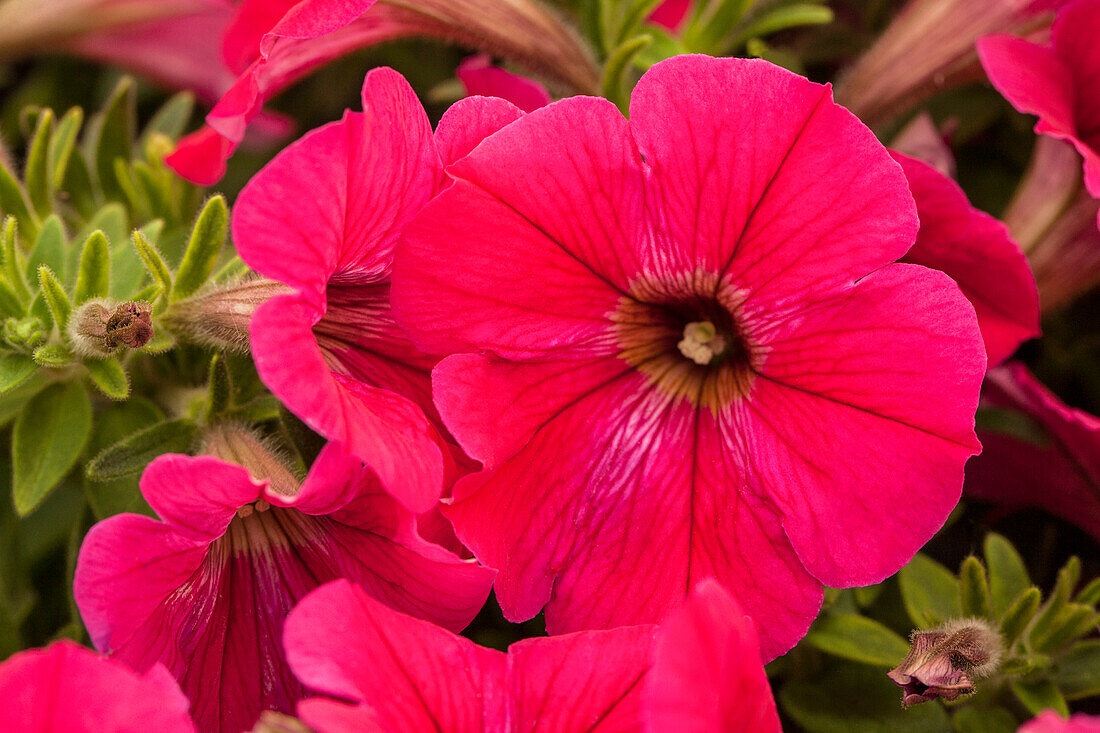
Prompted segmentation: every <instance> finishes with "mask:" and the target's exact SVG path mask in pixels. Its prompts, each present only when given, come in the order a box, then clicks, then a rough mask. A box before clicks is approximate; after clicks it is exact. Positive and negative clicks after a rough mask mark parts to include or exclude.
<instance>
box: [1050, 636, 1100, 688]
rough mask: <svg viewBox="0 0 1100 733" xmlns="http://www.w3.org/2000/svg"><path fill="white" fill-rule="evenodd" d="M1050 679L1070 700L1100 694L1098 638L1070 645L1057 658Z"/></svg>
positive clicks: (1099, 645)
mask: <svg viewBox="0 0 1100 733" xmlns="http://www.w3.org/2000/svg"><path fill="white" fill-rule="evenodd" d="M1052 679H1053V681H1054V684H1056V685H1057V686H1058V689H1060V690H1061V691H1062V692H1063V694H1065V696H1066V697H1067V698H1068V699H1070V700H1079V699H1081V698H1085V697H1092V696H1093V695H1100V639H1089V640H1088V641H1082V642H1079V643H1077V644H1075V645H1074V646H1073V647H1071V648H1070V650H1069V651H1067V652H1066V653H1065V654H1063V655H1062V656H1061V657H1059V658H1058V664H1057V665H1056V666H1055V668H1054V671H1053V673H1052Z"/></svg>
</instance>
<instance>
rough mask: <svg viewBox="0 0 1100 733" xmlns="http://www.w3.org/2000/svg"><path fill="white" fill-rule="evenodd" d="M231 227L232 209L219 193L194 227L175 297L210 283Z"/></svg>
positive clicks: (181, 266) (185, 253)
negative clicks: (230, 211) (230, 215)
mask: <svg viewBox="0 0 1100 733" xmlns="http://www.w3.org/2000/svg"><path fill="white" fill-rule="evenodd" d="M228 230H229V209H228V208H227V207H226V205H225V199H224V198H222V197H221V196H215V197H213V198H212V199H210V200H209V201H207V202H206V206H204V207H203V209H202V212H201V213H200V214H199V218H198V220H197V221H196V222H195V228H194V229H193V230H192V231H191V239H190V241H189V242H188V243H187V249H186V250H185V251H184V253H183V261H182V262H180V266H179V271H178V272H176V278H175V282H174V283H173V287H174V290H173V292H172V298H173V299H174V300H180V299H182V298H186V297H187V296H188V295H191V294H192V293H194V292H195V291H197V290H198V289H199V288H201V287H202V286H203V285H205V284H206V281H207V280H208V279H209V278H210V274H211V273H212V272H214V265H215V263H217V261H218V255H220V254H221V251H222V245H223V244H224V243H225V235H226V232H228Z"/></svg>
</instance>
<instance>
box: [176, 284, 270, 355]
mask: <svg viewBox="0 0 1100 733" xmlns="http://www.w3.org/2000/svg"><path fill="white" fill-rule="evenodd" d="M288 292H290V288H288V287H287V286H286V285H283V284H282V283H278V282H275V281H274V280H268V279H267V278H262V277H253V278H248V279H246V280H242V281H240V282H237V283H233V284H231V285H221V286H217V287H214V288H211V289H208V290H204V291H202V292H200V293H198V294H197V295H193V296H191V297H190V298H186V299H184V300H181V301H179V302H178V303H173V304H172V307H171V308H170V309H169V310H168V311H167V312H165V314H164V316H163V317H162V319H161V321H162V323H164V325H165V326H167V327H168V328H169V329H170V330H171V331H172V332H173V333H175V334H177V335H178V336H181V337H183V338H185V339H187V340H189V341H192V342H194V343H199V344H203V345H206V346H210V347H213V348H215V349H226V350H230V351H239V352H243V351H247V350H248V324H249V322H250V321H251V320H252V314H253V313H255V312H256V309H257V308H259V307H260V306H261V305H262V304H263V303H266V302H267V301H268V300H270V299H271V298H273V297H275V296H276V295H281V294H283V293H288Z"/></svg>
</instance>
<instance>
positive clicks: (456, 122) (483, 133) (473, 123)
mask: <svg viewBox="0 0 1100 733" xmlns="http://www.w3.org/2000/svg"><path fill="white" fill-rule="evenodd" d="M520 117H523V110H521V109H520V108H519V107H517V106H515V105H514V104H512V103H511V102H509V101H506V100H504V99H498V98H496V97H467V98H466V99H460V100H458V101H457V102H455V103H454V104H452V105H451V106H450V107H448V108H447V111H446V112H444V113H443V117H441V118H440V120H439V124H438V125H437V126H436V129H435V144H436V147H437V148H438V149H439V156H440V157H441V158H442V159H443V165H444V166H449V165H450V164H451V163H454V162H455V161H456V160H460V159H462V158H465V157H466V156H467V155H469V153H470V151H471V150H473V149H474V148H476V147H477V146H478V144H479V143H480V142H481V141H482V140H484V139H485V138H487V137H489V136H490V135H492V134H493V133H494V132H496V131H497V130H499V129H501V128H502V127H504V126H505V125H507V124H509V123H511V122H515V121H516V120H518V119H519V118H520Z"/></svg>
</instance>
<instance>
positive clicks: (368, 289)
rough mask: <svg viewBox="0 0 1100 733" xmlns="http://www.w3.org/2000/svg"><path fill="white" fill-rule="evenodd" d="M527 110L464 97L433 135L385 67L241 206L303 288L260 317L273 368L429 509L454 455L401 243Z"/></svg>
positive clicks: (252, 249)
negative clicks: (434, 394) (349, 108)
mask: <svg viewBox="0 0 1100 733" xmlns="http://www.w3.org/2000/svg"><path fill="white" fill-rule="evenodd" d="M521 114H522V113H521V112H520V111H519V110H518V109H516V108H515V107H513V106H512V105H510V104H508V103H506V102H504V101H502V100H492V99H484V98H477V99H469V100H464V101H463V102H461V103H459V104H457V105H455V106H454V107H452V109H451V110H450V111H449V112H448V114H447V115H445V116H444V118H443V120H442V121H441V122H440V125H439V132H438V134H437V135H436V136H435V137H433V135H432V128H431V125H430V123H429V122H428V117H427V115H426V114H425V113H424V108H423V107H422V106H421V104H420V101H419V100H418V99H417V97H416V95H415V93H414V92H413V90H412V89H411V88H410V87H409V85H408V83H407V82H406V81H405V80H404V79H403V78H402V77H401V75H400V74H398V73H397V72H395V71H393V70H392V69H375V70H374V71H371V72H370V73H369V74H368V75H367V78H366V81H365V82H364V85H363V112H362V113H351V112H349V113H347V114H346V115H345V116H344V119H343V120H342V121H340V122H338V123H333V124H329V125H326V126H325V127H322V128H320V129H318V130H315V131H313V132H311V133H309V134H307V135H306V136H305V137H303V138H302V139H301V140H299V141H297V142H295V143H294V144H292V145H290V146H289V147H287V148H286V149H285V150H283V151H282V152H281V153H280V154H279V155H278V156H276V158H275V159H274V160H273V161H271V163H269V164H268V165H267V166H266V167H265V168H264V169H263V170H262V171H260V172H259V173H258V174H257V175H256V176H255V177H254V178H253V179H252V181H250V182H249V184H248V185H247V186H245V188H244V190H243V191H241V194H240V196H239V198H238V199H237V204H236V206H235V207H234V209H233V240H234V242H235V243H236V245H237V249H238V251H239V252H240V254H241V257H243V258H244V260H245V261H246V262H247V263H248V264H249V265H250V266H251V267H252V268H253V269H255V270H256V271H257V272H259V273H261V274H263V275H266V276H268V277H271V278H274V279H276V280H279V281H281V282H284V283H286V284H288V285H290V286H291V287H293V288H294V289H295V291H296V292H294V293H291V294H286V295H282V296H277V297H275V298H273V299H272V300H270V301H268V302H267V303H265V304H263V305H262V306H261V307H260V308H259V309H258V310H257V311H256V313H255V315H254V316H253V319H252V326H251V342H252V343H251V348H252V354H253V357H254V359H255V361H256V368H257V369H258V370H259V373H260V376H261V377H262V378H263V380H264V382H265V383H266V384H267V385H268V387H270V388H271V391H272V392H274V393H275V395H276V396H278V397H279V399H280V400H282V401H283V402H284V403H285V404H286V405H287V407H289V408H290V409H291V410H292V411H294V412H295V413H296V414H298V415H299V416H301V418H302V419H303V420H305V421H306V422H307V423H308V424H309V425H310V427H312V428H313V429H314V430H316V431H318V432H319V433H321V434H322V435H324V436H325V437H328V438H331V439H333V440H337V441H339V442H341V443H344V444H345V445H346V446H347V448H348V450H349V451H350V452H351V453H352V454H354V455H356V456H358V457H359V458H361V459H362V460H364V461H366V462H367V464H368V465H370V466H371V468H372V469H374V470H375V471H376V472H377V473H378V475H379V477H380V479H381V480H382V483H383V485H384V486H385V487H386V488H387V490H389V491H391V492H393V494H394V496H396V497H397V498H398V499H399V500H400V501H401V502H402V503H404V504H405V505H406V506H407V507H409V508H410V509H412V510H413V511H416V512H425V511H428V510H429V509H431V508H432V507H433V506H434V505H435V503H436V501H438V499H439V496H440V493H441V492H442V490H443V487H444V483H445V475H444V474H445V469H446V461H447V460H448V458H449V456H448V455H447V454H446V448H445V446H444V445H443V444H442V441H441V439H440V438H439V435H438V434H437V432H436V429H435V428H434V427H433V426H432V425H431V422H430V421H429V419H428V417H426V416H425V411H427V413H428V416H432V417H434V416H435V408H434V407H433V405H432V399H431V385H430V381H429V374H430V371H431V369H432V367H433V366H434V365H435V363H436V361H437V360H438V357H434V356H432V355H430V354H425V353H422V352H420V351H418V350H417V349H416V348H414V347H413V345H412V344H411V343H409V341H408V338H407V337H406V336H405V334H404V332H403V331H402V330H401V329H399V328H398V327H397V326H396V325H395V324H394V322H393V318H392V316H391V315H390V305H389V290H390V285H389V272H390V262H391V259H392V252H393V243H394V240H395V239H396V238H397V235H398V233H399V232H400V231H401V228H402V227H403V226H404V224H405V222H406V221H408V220H409V218H411V217H412V215H413V214H415V213H416V212H417V211H419V210H420V208H421V207H422V206H423V205H424V204H425V203H427V201H428V200H429V199H430V198H431V197H432V196H433V195H434V194H435V193H436V192H438V191H439V189H440V188H441V186H442V185H443V181H444V178H443V166H444V164H445V163H449V162H451V161H452V160H454V159H455V158H456V157H461V156H462V155H465V154H466V152H468V151H469V150H470V149H471V148H473V147H474V146H475V145H476V144H477V143H478V142H480V140H481V138H483V137H484V136H485V135H486V134H488V133H489V132H491V131H494V130H496V129H498V128H499V127H501V126H503V125H504V124H507V123H508V122H511V121H512V120H514V119H516V118H517V117H519V116H520V115H521Z"/></svg>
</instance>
